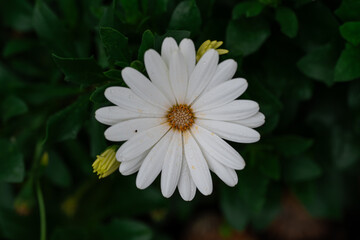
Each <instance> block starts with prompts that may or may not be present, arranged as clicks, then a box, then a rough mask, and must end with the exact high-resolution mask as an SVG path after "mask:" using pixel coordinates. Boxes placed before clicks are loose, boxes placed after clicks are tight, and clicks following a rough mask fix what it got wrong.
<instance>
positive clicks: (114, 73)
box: [104, 69, 125, 86]
mask: <svg viewBox="0 0 360 240" xmlns="http://www.w3.org/2000/svg"><path fill="white" fill-rule="evenodd" d="M104 75H105V76H106V77H108V78H111V79H113V80H117V81H119V84H120V85H122V86H125V83H124V80H123V79H122V76H121V71H120V70H117V69H110V70H108V71H106V72H104Z"/></svg>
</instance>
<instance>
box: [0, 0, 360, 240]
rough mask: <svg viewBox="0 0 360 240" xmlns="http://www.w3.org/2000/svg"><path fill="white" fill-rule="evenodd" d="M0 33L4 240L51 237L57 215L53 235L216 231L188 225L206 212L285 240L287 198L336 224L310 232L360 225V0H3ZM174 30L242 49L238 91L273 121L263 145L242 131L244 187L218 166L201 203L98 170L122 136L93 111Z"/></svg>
mask: <svg viewBox="0 0 360 240" xmlns="http://www.w3.org/2000/svg"><path fill="white" fill-rule="evenodd" d="M0 29H1V31H0V46H1V47H0V99H1V101H0V110H1V117H0V239H9V240H17V239H19V240H20V239H21V240H22V239H29V240H32V239H39V236H40V232H39V226H42V229H43V226H44V222H46V224H47V227H46V230H47V232H46V234H45V235H46V239H50V240H63V239H69V240H72V239H76V240H82V239H84V240H92V239H94V240H95V239H125V240H157V239H159V240H170V239H183V238H184V239H185V238H186V239H210V238H211V237H213V238H212V239H217V238H216V237H217V236H198V235H196V236H195V237H194V236H187V235H186V234H188V233H189V234H190V235H191V232H192V227H194V226H195V227H196V226H198V225H199V223H202V222H201V221H199V220H198V219H201V216H202V215H203V214H205V216H207V215H206V214H208V213H209V214H210V215H211V214H212V215H215V216H216V219H217V221H218V222H220V223H219V224H218V225H215V226H211V228H212V229H213V231H214V232H217V233H219V236H220V235H221V236H223V238H224V239H232V237H234V236H235V237H237V236H238V235H240V234H239V233H237V232H236V231H242V230H247V231H246V232H247V233H248V234H250V235H258V236H251V238H253V239H286V238H281V236H280V235H279V236H278V235H274V234H273V232H272V231H271V230H269V231H268V229H269V228H271V227H273V226H274V224H275V225H276V224H278V223H277V222H276V221H274V220H275V219H277V218H278V216H279V214H283V215H284V212H282V211H283V208H284V206H285V204H284V199H289V198H294V199H296V201H298V204H300V205H302V206H303V207H305V208H304V209H306V211H307V212H308V213H310V215H311V216H313V217H315V218H319V219H321V220H320V221H321V222H322V223H323V224H324V226H325V228H324V229H325V231H326V235H324V236H320V237H319V236H318V237H314V238H312V239H328V236H344V238H349V239H355V238H356V236H357V235H358V232H357V228H356V224H353V223H355V222H356V218H357V216H358V215H359V214H360V209H359V204H358V203H359V201H360V193H359V189H360V185H359V171H360V150H359V149H360V148H359V146H360V1H358V0H342V1H312V0H296V1H295V0H287V1H285V0H283V1H280V0H244V1H235V0H226V1H222V0H184V1H182V0H136V1H132V0H131V1H130V0H113V1H103V0H77V1H74V0H11V1H10V0H9V1H5V0H3V1H0ZM166 37H173V38H174V39H175V40H176V41H177V42H178V43H180V41H181V40H182V39H184V38H191V39H193V41H194V43H195V47H196V49H197V48H198V47H199V46H200V45H201V44H202V43H203V42H204V41H205V40H208V39H210V40H218V41H224V45H223V46H222V47H221V48H226V49H228V50H229V54H226V55H222V56H221V57H220V61H223V60H226V59H229V58H232V59H234V60H236V62H237V63H238V70H237V72H236V74H235V77H243V78H245V79H247V81H248V85H249V86H248V89H247V91H246V92H245V94H244V95H243V96H241V98H242V99H251V100H255V101H256V102H258V103H259V106H260V111H261V112H262V113H264V115H265V118H266V121H265V124H264V126H261V127H260V128H258V131H259V132H260V134H261V140H260V141H259V142H258V143H254V144H236V143H232V142H229V143H230V144H231V145H232V146H233V147H234V148H235V149H236V150H237V151H239V153H240V154H241V155H242V156H243V158H244V160H245V162H246V167H245V168H244V169H243V170H241V171H237V174H238V184H237V185H236V186H234V187H228V186H226V185H225V184H224V183H222V182H221V181H220V180H219V179H218V178H217V176H216V175H215V174H213V175H212V179H213V183H214V190H213V193H212V195H211V196H202V195H201V193H199V192H197V193H196V196H195V199H194V200H193V201H191V202H185V201H183V200H182V199H181V197H180V196H179V194H178V192H177V191H176V192H175V193H174V195H173V196H172V197H171V198H169V199H167V198H164V197H163V196H162V194H161V190H160V187H159V179H157V180H156V181H155V182H154V184H152V185H151V186H150V187H149V188H148V189H146V190H139V189H137V188H136V185H135V181H136V176H135V174H134V175H132V176H122V175H120V174H119V173H118V171H116V172H115V173H114V174H113V175H111V176H109V177H107V178H105V179H101V180H99V179H98V178H97V176H96V175H95V174H94V173H93V172H92V167H91V164H92V163H93V162H94V160H95V159H96V156H97V155H99V154H101V153H102V152H103V151H104V150H105V149H106V148H107V147H108V146H110V145H112V144H116V145H121V144H122V142H119V143H111V142H108V141H106V139H105V138H104V131H105V130H106V128H107V127H108V126H106V125H104V124H101V123H99V122H98V121H97V120H96V119H95V111H96V110H97V109H99V108H100V107H103V106H109V105H112V104H111V103H110V102H109V101H108V100H107V99H106V98H105V96H104V91H105V89H106V88H108V87H110V86H123V87H126V84H125V83H124V81H123V79H122V76H121V71H122V69H123V68H125V67H133V68H135V69H137V70H138V71H140V72H142V73H143V74H145V75H146V71H145V64H144V54H145V52H146V51H147V50H148V49H155V50H156V51H158V52H160V50H161V44H162V42H163V40H164V39H165V38H166ZM41 193H42V195H43V200H44V204H45V209H46V211H45V216H46V219H45V220H44V219H42V220H40V214H39V213H40V212H41V213H43V211H42V208H41ZM296 206H298V205H296ZM298 208H301V206H298ZM301 209H302V208H301ZM299 211H300V210H299ZM301 211H302V210H301ZM302 213H303V212H302ZM303 214H307V213H303ZM285 215H286V212H285ZM287 216H288V218H289V222H291V220H292V219H291V217H292V216H291V214H290V215H287ZM206 220H208V218H207V217H206ZM349 223H352V224H349ZM353 225H355V227H352V226H353ZM200 226H201V224H200ZM269 226H270V227H269ZM283 226H285V228H288V226H287V225H286V223H285V225H283ZM307 226H308V225H307ZM329 226H331V227H329ZM332 226H336V227H334V228H332ZM195 230H196V229H195ZM195 232H196V233H200V232H201V231H195ZM208 232H210V231H208ZM307 232H311V227H309V229H308V231H307ZM277 234H278V233H277ZM354 236H355V237H354ZM43 239H44V238H42V239H41V240H43ZM294 239H302V237H301V236H300V237H298V238H294Z"/></svg>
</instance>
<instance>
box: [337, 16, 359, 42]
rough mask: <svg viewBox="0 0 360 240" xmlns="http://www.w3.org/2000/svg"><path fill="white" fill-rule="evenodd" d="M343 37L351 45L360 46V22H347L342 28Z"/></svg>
mask: <svg viewBox="0 0 360 240" xmlns="http://www.w3.org/2000/svg"><path fill="white" fill-rule="evenodd" d="M340 33H341V36H342V37H343V38H344V39H346V41H348V42H349V43H352V44H353V45H355V46H357V45H359V44H360V22H347V23H345V24H344V25H342V26H341V27H340Z"/></svg>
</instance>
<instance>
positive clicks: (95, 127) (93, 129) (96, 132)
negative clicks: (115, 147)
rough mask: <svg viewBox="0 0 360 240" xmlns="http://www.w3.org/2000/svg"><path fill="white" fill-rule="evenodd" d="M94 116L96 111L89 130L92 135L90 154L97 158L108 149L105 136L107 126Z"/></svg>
mask: <svg viewBox="0 0 360 240" xmlns="http://www.w3.org/2000/svg"><path fill="white" fill-rule="evenodd" d="M97 105H98V104H95V106H94V108H96V106H97ZM94 116H95V113H93V117H92V118H91V120H90V122H89V125H88V129H87V130H88V133H89V136H90V155H91V157H93V158H94V159H96V156H97V155H100V154H101V153H102V152H103V151H104V150H105V149H106V147H107V144H106V140H105V138H104V132H105V129H106V127H105V126H104V124H101V123H99V122H98V121H97V120H96V119H95V117H94Z"/></svg>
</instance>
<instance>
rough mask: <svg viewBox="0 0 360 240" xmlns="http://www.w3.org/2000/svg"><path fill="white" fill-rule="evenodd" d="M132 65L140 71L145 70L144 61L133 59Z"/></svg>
mask: <svg viewBox="0 0 360 240" xmlns="http://www.w3.org/2000/svg"><path fill="white" fill-rule="evenodd" d="M130 67H132V68H135V69H136V70H138V71H139V72H143V71H144V70H145V66H144V63H143V62H140V61H139V60H135V61H132V62H131V64H130Z"/></svg>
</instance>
